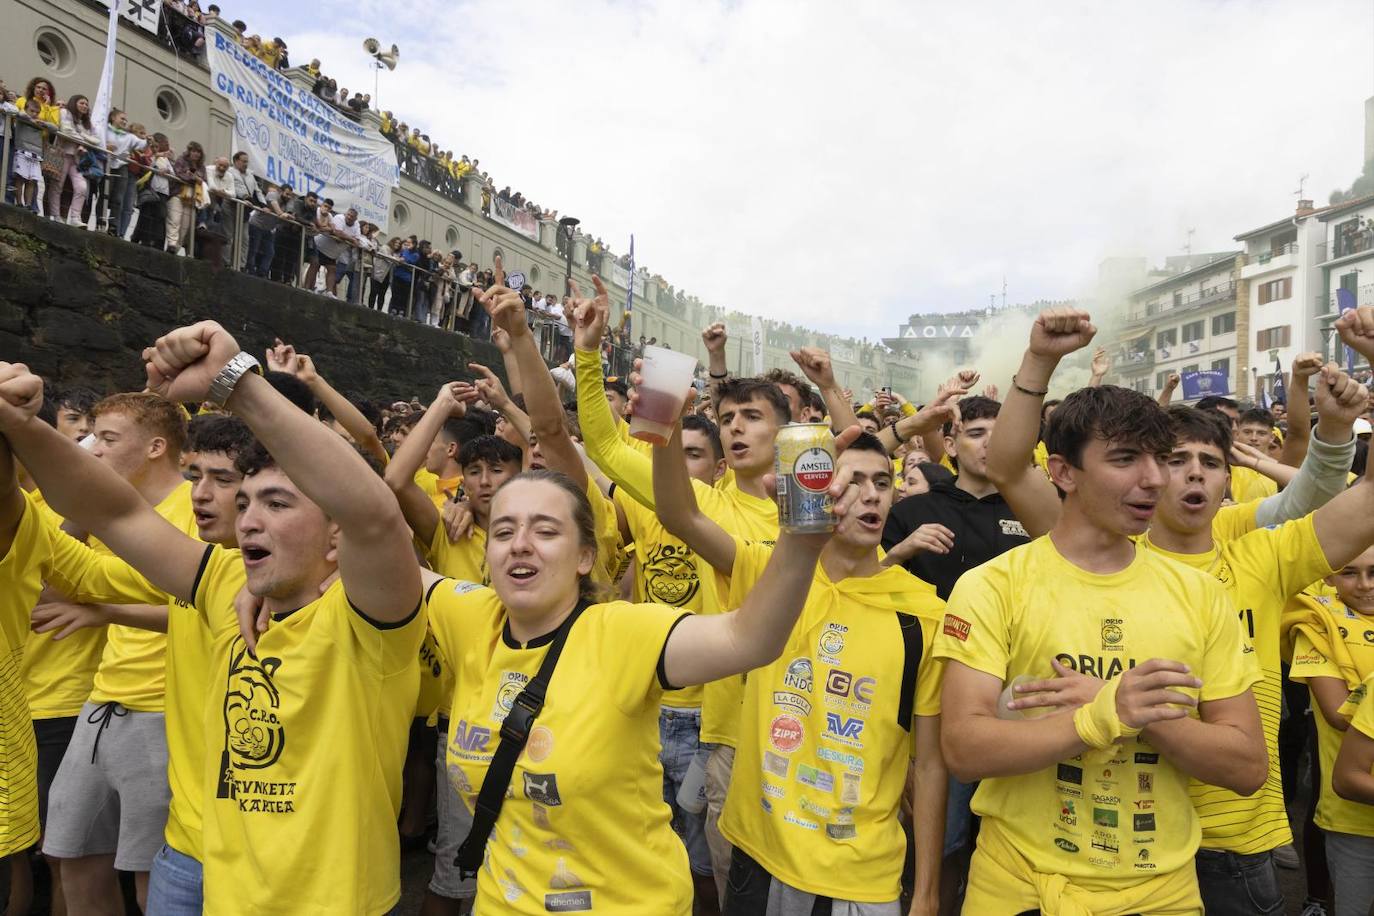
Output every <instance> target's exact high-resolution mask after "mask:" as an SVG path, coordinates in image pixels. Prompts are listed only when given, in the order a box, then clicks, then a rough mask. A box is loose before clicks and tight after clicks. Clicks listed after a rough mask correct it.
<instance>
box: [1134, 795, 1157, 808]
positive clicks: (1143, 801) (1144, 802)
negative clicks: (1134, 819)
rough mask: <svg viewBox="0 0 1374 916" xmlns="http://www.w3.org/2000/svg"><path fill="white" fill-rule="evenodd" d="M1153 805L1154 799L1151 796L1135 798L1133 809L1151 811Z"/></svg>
mask: <svg viewBox="0 0 1374 916" xmlns="http://www.w3.org/2000/svg"><path fill="white" fill-rule="evenodd" d="M1154 807H1155V800H1154V799H1153V798H1137V799H1136V800H1135V810H1137V811H1153V810H1154Z"/></svg>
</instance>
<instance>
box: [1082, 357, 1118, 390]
mask: <svg viewBox="0 0 1374 916" xmlns="http://www.w3.org/2000/svg"><path fill="white" fill-rule="evenodd" d="M1111 371H1112V358H1111V356H1110V355H1109V354H1108V353H1107V348H1106V347H1098V348H1097V349H1096V350H1094V351H1093V361H1092V372H1091V375H1090V376H1089V378H1088V387H1089V388H1098V387H1100V386H1101V385H1102V381H1103V379H1105V378H1106V377H1107V373H1108V372H1111Z"/></svg>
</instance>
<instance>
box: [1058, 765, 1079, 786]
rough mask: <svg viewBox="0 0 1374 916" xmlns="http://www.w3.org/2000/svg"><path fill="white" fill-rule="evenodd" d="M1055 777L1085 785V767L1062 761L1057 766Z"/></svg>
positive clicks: (1062, 780)
mask: <svg viewBox="0 0 1374 916" xmlns="http://www.w3.org/2000/svg"><path fill="white" fill-rule="evenodd" d="M1054 778H1055V779H1057V780H1059V781H1060V782H1071V783H1073V784H1074V785H1076V786H1081V785H1083V769H1082V767H1076V766H1071V765H1069V764H1067V763H1061V764H1059V766H1058V767H1056V768H1055V776H1054Z"/></svg>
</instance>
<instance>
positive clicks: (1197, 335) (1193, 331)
mask: <svg viewBox="0 0 1374 916" xmlns="http://www.w3.org/2000/svg"><path fill="white" fill-rule="evenodd" d="M1206 328H1207V322H1205V321H1191V322H1189V323H1188V324H1185V325H1184V326H1183V342H1184V343H1191V342H1192V341H1194V340H1201V339H1202V337H1203V335H1204V334H1205V333H1206Z"/></svg>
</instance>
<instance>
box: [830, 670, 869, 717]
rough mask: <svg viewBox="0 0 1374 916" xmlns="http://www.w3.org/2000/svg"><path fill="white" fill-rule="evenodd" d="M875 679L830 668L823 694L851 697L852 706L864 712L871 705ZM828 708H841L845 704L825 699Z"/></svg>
mask: <svg viewBox="0 0 1374 916" xmlns="http://www.w3.org/2000/svg"><path fill="white" fill-rule="evenodd" d="M877 684H878V681H877V678H871V677H858V678H856V677H855V676H854V675H852V674H850V673H849V672H848V671H841V670H840V669H839V668H831V669H830V672H829V673H828V674H827V675H826V677H825V692H826V693H827V694H829V695H830V696H831V697H841V698H849V697H853V699H854V703H853V704H852V705H853V706H854V708H855V709H858V710H861V711H862V710H866V709H867V708H868V707H869V706H870V705H871V704H872V703H873V690H874V688H875V687H876V686H877ZM826 704H827V705H829V706H843V705H845V704H843V703H839V702H835V701H832V700H831V699H830V697H827V698H826Z"/></svg>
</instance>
